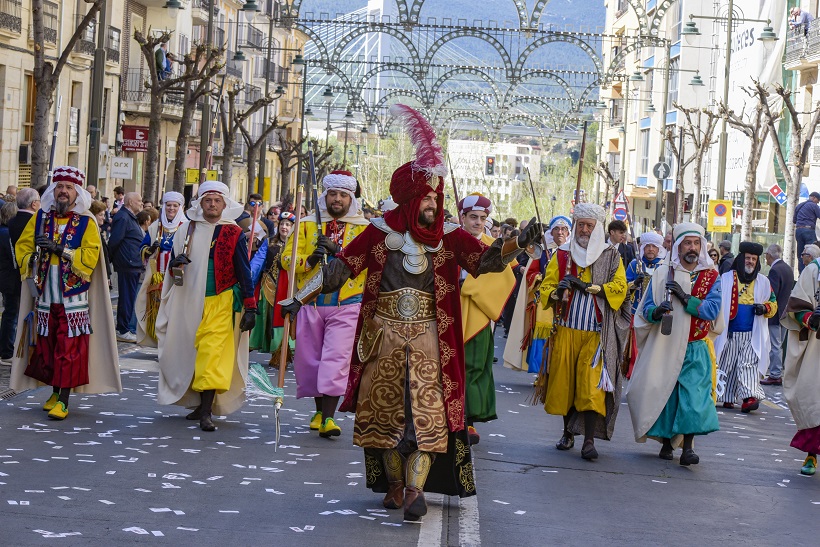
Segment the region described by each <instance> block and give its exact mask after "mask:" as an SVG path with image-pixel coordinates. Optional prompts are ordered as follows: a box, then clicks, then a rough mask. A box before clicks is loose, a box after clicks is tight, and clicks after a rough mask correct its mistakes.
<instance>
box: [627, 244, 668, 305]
mask: <svg viewBox="0 0 820 547" xmlns="http://www.w3.org/2000/svg"><path fill="white" fill-rule="evenodd" d="M639 252H640V257H639V258H633V259H632V262H630V263H629V264H628V265H627V267H626V281H627V283H629V291H630V294H631V296H632V313H633V314H635V312H636V311H637V310H638V303H639V302H640V301H641V298H643V294H644V292H645V291H646V286H647V285H648V284H649V279H650V278H651V277H652V273H653V272H654V271H655V268H657V267H658V265H659V264H660V263H661V261H662V260H663V259H664V258H666V249H664V248H663V236H662V235H660V234H659V233H657V232H645V233H643V234H641V247H640V249H639Z"/></svg>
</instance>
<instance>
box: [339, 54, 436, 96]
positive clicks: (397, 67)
mask: <svg viewBox="0 0 820 547" xmlns="http://www.w3.org/2000/svg"><path fill="white" fill-rule="evenodd" d="M390 71H394V72H401V73H404V74H407V75H408V76H410V77H411V78H413V79H414V81H415V78H416V73H415V72H414V71H413V70H411V69H409V68H407V66H405V65H404V64H400V63H385V64H382V65H379V66H375V67H373V68H372V69H370V70H369V71H367V72H366V73H365V74H364V76H362V77H361V78H360V79H359V83H358V84H357V85H356V88H355V89H354V93H355V94H356V95H357V96H359V97H361V96H362V89H364V86H365V84H367V81H368V80H369V79H370V78H372V77H373V76H375V75H376V74H378V73H379V72H390ZM419 87H420V89H419V91H420V92H421V93H422V94H423V95H424V99H423V100H422V103H423V104H428V103H429V102H430V100H429V99H428V98H427V90H426V89H424V85H423V82H421V85H419Z"/></svg>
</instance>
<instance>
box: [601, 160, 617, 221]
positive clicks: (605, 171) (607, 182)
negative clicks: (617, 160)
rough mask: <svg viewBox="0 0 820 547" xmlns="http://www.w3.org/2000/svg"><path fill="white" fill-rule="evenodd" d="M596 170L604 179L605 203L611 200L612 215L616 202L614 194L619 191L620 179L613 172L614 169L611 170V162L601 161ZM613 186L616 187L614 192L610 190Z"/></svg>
mask: <svg viewBox="0 0 820 547" xmlns="http://www.w3.org/2000/svg"><path fill="white" fill-rule="evenodd" d="M595 171H596V172H597V173H598V176H599V177H601V178H602V179H604V203H606V202H607V200H609V215H610V216H612V207H613V206H614V203H615V199H614V198H613V196H614V195H615V194H617V192H618V186H619V185H618V180H617V179H616V178H615V176H614V175H613V174H612V171H610V169H609V164H608V163H607V162H605V161H602V162H600V163H599V164H598V167H597V168H596V169H595ZM612 188H614V190H613V191H612V194H610V193H609V191H610V189H612Z"/></svg>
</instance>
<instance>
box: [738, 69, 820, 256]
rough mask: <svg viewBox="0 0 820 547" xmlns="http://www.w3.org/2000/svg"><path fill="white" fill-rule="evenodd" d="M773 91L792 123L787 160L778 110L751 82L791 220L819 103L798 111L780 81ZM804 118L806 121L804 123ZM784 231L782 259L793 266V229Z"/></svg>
mask: <svg viewBox="0 0 820 547" xmlns="http://www.w3.org/2000/svg"><path fill="white" fill-rule="evenodd" d="M774 91H775V93H776V94H777V95H779V96H780V98H781V99H783V107H784V108H785V111H786V113H787V114H788V116H789V121H790V122H791V139H790V140H791V153H790V154H789V159H788V161H787V160H786V154H785V153H784V151H783V149H782V148H781V146H780V141H779V140H778V138H777V128H776V127H775V122H776V121H777V119H778V118H779V116H780V112H774V113H773V112H772V109H771V105H770V104H769V97H770V94H769V91H768V90H767V89H766V87H765V86H764V85H763V84H761V83H760V82H758V81H755V83H754V93H755V96H756V97H757V100H758V102H759V103H760V105H761V106H762V107H763V113H764V115H765V119H766V126H767V127H768V129H769V136H770V137H771V139H772V144H773V145H774V157H775V159H776V160H777V165H778V166H779V167H780V171H781V172H782V173H783V178H785V179H786V218H787V219H788V220H791V219H792V218H794V210H795V208H796V207H797V198H798V197H799V195H800V183H801V182H802V180H803V169H804V168H805V167H806V162H807V161H808V159H809V149H810V147H811V141H812V139H813V138H814V133H815V131H816V130H817V124H818V122H820V102H818V103H816V104H815V106H814V108H812V110H811V111H809V112H798V111H797V109H796V108H795V107H794V103H793V102H792V92H791V90H789V89H786V88H784V87H783V86H782V85H780V84H775V85H774ZM806 121H807V122H808V123H805V122H806ZM789 165H791V170H789ZM787 224H789V223H787ZM789 225H790V224H789ZM785 232H786V233H785V241H784V242H783V260H785V261H786V262H787V263H788V264H790V265H792V266H793V265H794V251H795V240H794V230H788V229H787V230H785Z"/></svg>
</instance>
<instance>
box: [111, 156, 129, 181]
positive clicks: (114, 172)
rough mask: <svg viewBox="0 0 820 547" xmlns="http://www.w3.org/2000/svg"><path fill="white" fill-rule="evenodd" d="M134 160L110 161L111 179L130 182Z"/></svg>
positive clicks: (114, 159) (118, 159)
mask: <svg viewBox="0 0 820 547" xmlns="http://www.w3.org/2000/svg"><path fill="white" fill-rule="evenodd" d="M133 168H134V159H133V158H121V157H116V158H112V160H111V177H112V178H115V179H125V180H131V177H132V176H133V175H132V173H133Z"/></svg>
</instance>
